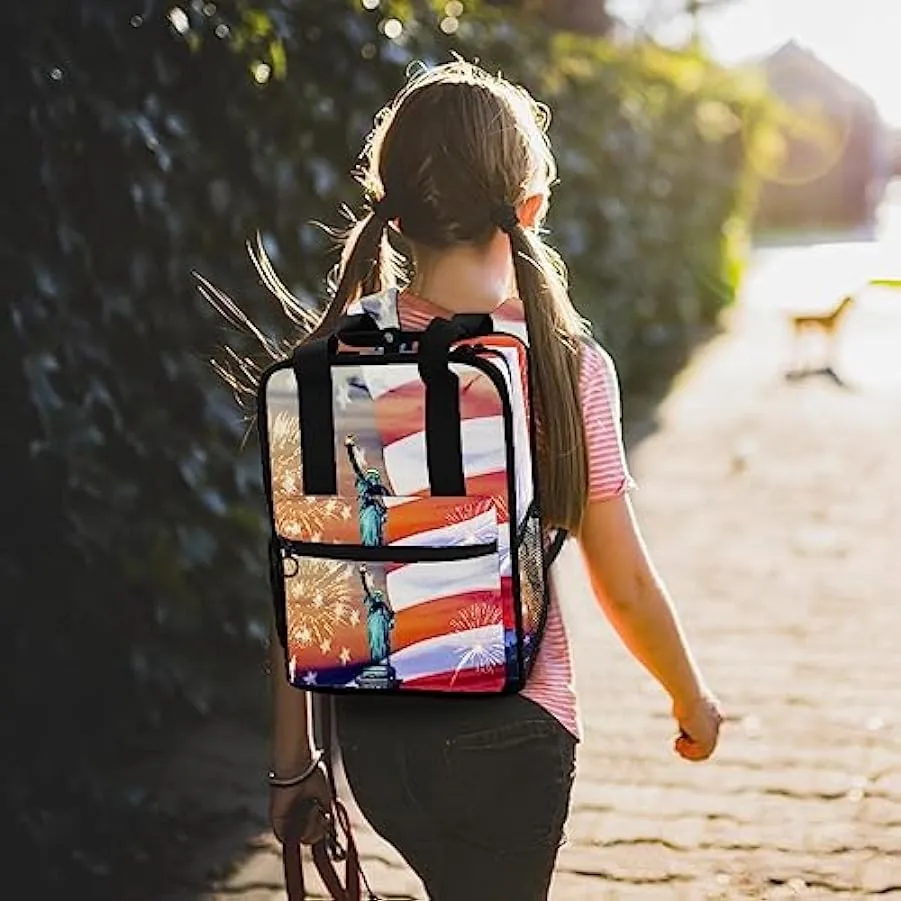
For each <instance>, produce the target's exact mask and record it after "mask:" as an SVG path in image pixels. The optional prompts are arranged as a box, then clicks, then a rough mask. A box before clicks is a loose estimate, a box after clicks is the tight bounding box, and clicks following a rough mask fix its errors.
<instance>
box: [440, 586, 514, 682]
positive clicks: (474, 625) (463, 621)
mask: <svg viewBox="0 0 901 901" xmlns="http://www.w3.org/2000/svg"><path fill="white" fill-rule="evenodd" d="M502 620H503V617H502V616H501V610H500V607H499V606H498V605H497V604H489V603H487V602H484V601H481V602H479V603H476V604H470V605H469V606H468V607H464V608H463V609H462V610H461V611H460V612H459V613H458V614H457V615H456V616H455V617H454V618H453V619H452V620H451V621H450V627H451V629H452V630H453V632H454V635H453V640H454V652H455V653H456V655H457V657H458V660H457V665H456V667H455V668H454V674H453V676H452V677H451V681H450V684H451V685H453V684H454V683H455V682H456V681H457V676H459V675H460V672H461V671H462V670H464V669H474V670H475V671H476V672H478V673H484V672H486V671H487V670H490V669H493V668H494V667H496V666H502V665H503V664H504V662H505V654H504V633H503V622H502ZM486 626H487V627H491V626H493V627H494V629H493V631H492V635H491V637H490V638H489V639H488V640H485V638H484V634H485V633H484V632H480V633H479V635H480V636H482V637H481V638H479V639H476V640H473V639H472V636H471V633H472V632H473V630H475V629H480V630H484V629H485V627H486Z"/></svg>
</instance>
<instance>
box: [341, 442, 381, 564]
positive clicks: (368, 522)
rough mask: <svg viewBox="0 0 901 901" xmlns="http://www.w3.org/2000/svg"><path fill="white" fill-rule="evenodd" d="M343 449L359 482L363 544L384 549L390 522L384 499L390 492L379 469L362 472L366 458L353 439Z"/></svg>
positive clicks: (358, 514) (358, 512)
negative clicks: (364, 458)
mask: <svg viewBox="0 0 901 901" xmlns="http://www.w3.org/2000/svg"><path fill="white" fill-rule="evenodd" d="M344 446H345V447H346V448H347V456H348V459H349V460H350V465H351V466H352V467H353V471H354V476H355V479H356V481H355V484H356V489H357V516H358V518H359V523H360V543H361V544H363V545H365V546H366V547H381V545H383V544H384V543H385V523H386V522H387V521H388V508H387V507H386V506H385V501H384V497H385V495H390V494H391V492H390V490H389V489H388V488H387V487H386V486H385V485H383V484H382V477H381V474H380V473H379V471H378V470H377V469H363V457H362V454H361V452H360V448H359V447H358V446H357V441H356V438H354V436H353V435H348V436H347V438H346V439H345V440H344Z"/></svg>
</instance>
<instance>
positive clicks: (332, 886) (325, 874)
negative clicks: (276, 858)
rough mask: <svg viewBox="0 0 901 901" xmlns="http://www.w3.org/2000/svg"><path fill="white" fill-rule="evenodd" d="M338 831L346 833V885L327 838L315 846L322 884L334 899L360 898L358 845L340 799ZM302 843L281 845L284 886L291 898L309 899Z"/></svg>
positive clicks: (293, 900) (294, 900)
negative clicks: (342, 880)
mask: <svg viewBox="0 0 901 901" xmlns="http://www.w3.org/2000/svg"><path fill="white" fill-rule="evenodd" d="M335 823H336V831H337V829H340V830H341V832H343V833H344V842H345V846H344V848H343V853H344V869H345V872H344V884H343V885H342V884H341V877H340V876H339V875H338V871H337V870H336V869H335V865H334V863H333V862H332V855H331V854H330V853H329V840H328V839H324V840H323V841H321V842H317V843H316V844H315V845H313V846H312V849H311V850H312V852H313V863H314V864H315V866H316V870H317V872H318V873H319V878H320V879H322V883H323V885H324V886H325V887H326V889H327V890H328V892H329V894H331V896H332V899H333V901H360V893H361V888H362V887H361V870H360V858H359V854H358V852H357V846H356V843H355V842H354V839H353V835H352V834H351V831H350V817H349V816H348V815H347V810H346V808H345V807H344V805H343V804H342V803H341V802H340V801H337V800H336V801H335ZM301 854H302V846H301V845H300V843H299V842H294V841H291V842H285V844H284V845H283V846H282V862H283V864H284V868H285V889H286V891H287V893H288V901H306V897H307V896H306V889H305V887H304V879H303V859H302V856H301Z"/></svg>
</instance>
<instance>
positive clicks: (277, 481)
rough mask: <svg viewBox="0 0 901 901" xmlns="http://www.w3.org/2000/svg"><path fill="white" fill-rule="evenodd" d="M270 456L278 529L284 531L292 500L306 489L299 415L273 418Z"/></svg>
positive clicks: (281, 415) (271, 421) (270, 435)
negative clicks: (287, 510) (288, 507)
mask: <svg viewBox="0 0 901 901" xmlns="http://www.w3.org/2000/svg"><path fill="white" fill-rule="evenodd" d="M269 455H270V458H271V464H272V466H271V473H272V505H273V507H274V508H275V517H276V528H277V529H278V530H279V531H281V528H282V523H281V521H280V520H281V519H282V518H283V516H284V511H285V509H286V506H287V503H288V501H290V500H292V499H293V498H296V497H298V496H299V495H300V494H301V492H302V490H303V475H302V471H301V461H300V426H299V424H298V420H297V416H296V415H291V414H290V413H286V412H282V413H276V414H275V415H273V416H270V417H269Z"/></svg>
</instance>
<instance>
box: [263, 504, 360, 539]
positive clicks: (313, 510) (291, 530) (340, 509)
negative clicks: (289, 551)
mask: <svg viewBox="0 0 901 901" xmlns="http://www.w3.org/2000/svg"><path fill="white" fill-rule="evenodd" d="M276 509H277V511H278V513H280V514H281V515H280V516H279V531H280V532H281V534H282V535H283V536H284V537H285V538H290V539H293V540H295V541H322V540H323V538H324V536H325V535H327V534H328V533H329V532H330V531H333V530H336V529H338V528H340V526H341V525H342V524H343V523H347V522H350V519H351V517H352V516H353V507H352V506H351V505H350V503H349V501H348V500H347V499H345V498H343V497H329V498H320V497H303V496H301V497H294V498H290V499H288V500H285V501H283V503H282V506H281V508H280V509H279V508H276Z"/></svg>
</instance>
